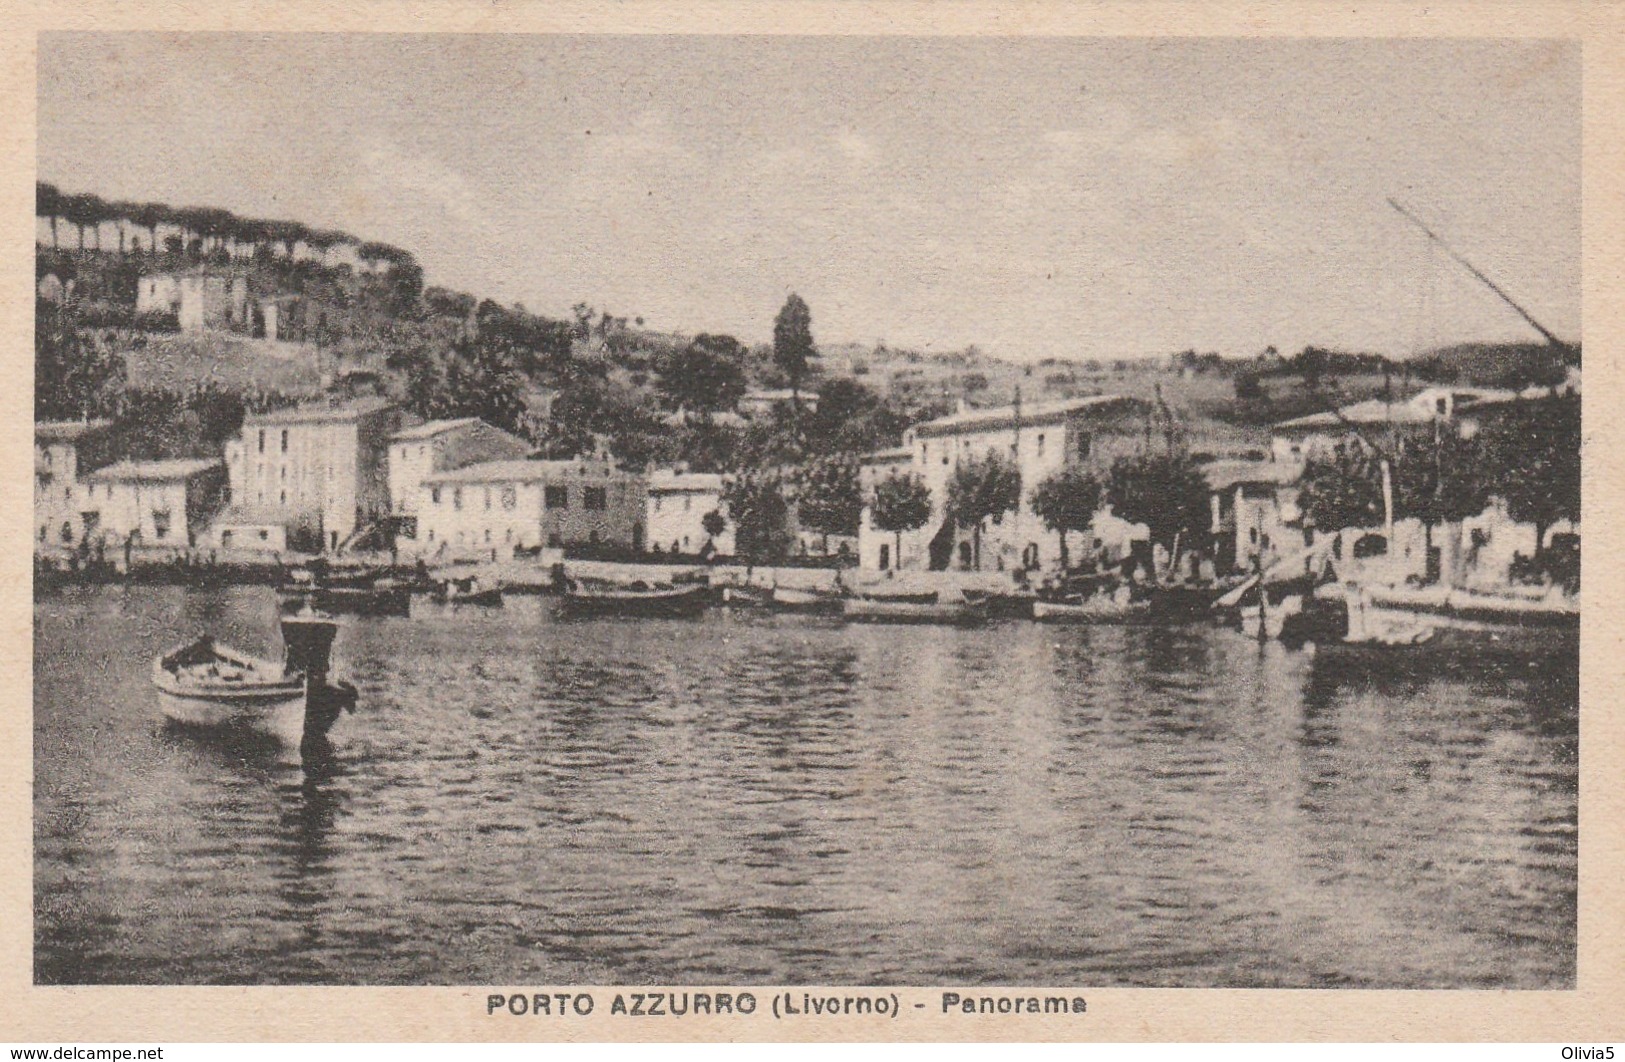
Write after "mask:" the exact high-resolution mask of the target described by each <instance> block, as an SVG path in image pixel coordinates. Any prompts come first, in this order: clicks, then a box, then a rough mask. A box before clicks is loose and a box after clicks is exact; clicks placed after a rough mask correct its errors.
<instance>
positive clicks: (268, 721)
mask: <svg viewBox="0 0 1625 1062" xmlns="http://www.w3.org/2000/svg"><path fill="white" fill-rule="evenodd" d="M337 631H338V625H337V624H336V623H334V622H333V621H332V620H331V619H328V618H326V617H320V616H294V617H288V618H285V619H284V620H283V621H282V637H283V641H284V642H285V643H286V644H287V646H288V659H287V660H286V661H284V662H282V663H278V662H276V661H273V660H265V659H262V658H260V657H256V656H252V655H250V654H248V653H245V652H242V651H241V650H239V649H233V648H232V647H231V646H229V645H225V644H223V643H221V642H217V641H215V639H214V638H213V637H212V636H210V635H207V634H204V635H200V636H198V637H197V638H194V639H193V640H192V641H190V642H187V643H185V644H184V645H179V646H176V647H175V648H174V649H171V650H170V651H169V652H167V653H165V654H163V655H162V656H160V657H159V658H158V659H157V660H155V661H154V662H153V665H152V682H153V685H154V686H156V687H157V688H158V707H159V710H160V711H162V712H163V714H164V715H165V716H167V717H168V718H169V719H171V720H173V721H175V722H177V723H181V724H183V725H186V726H194V727H209V728H236V727H246V728H251V729H255V730H260V731H263V732H265V733H269V734H272V735H275V736H276V737H278V738H281V739H282V740H284V741H285V742H287V743H288V744H290V745H294V746H299V747H304V745H305V743H307V742H310V741H312V740H319V739H322V738H325V737H326V735H327V731H328V729H329V728H331V727H332V725H333V723H334V721H335V720H336V719H337V718H338V716H339V713H340V712H343V711H353V710H354V709H355V702H356V688H355V687H354V686H352V685H350V684H349V683H347V682H339V683H331V684H330V683H329V682H328V681H327V668H328V664H329V653H330V651H331V647H332V644H333V637H334V635H335V634H336V633H337Z"/></svg>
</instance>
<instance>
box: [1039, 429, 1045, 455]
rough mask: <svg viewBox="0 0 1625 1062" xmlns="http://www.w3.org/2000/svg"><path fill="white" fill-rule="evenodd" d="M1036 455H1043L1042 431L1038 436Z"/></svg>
mask: <svg viewBox="0 0 1625 1062" xmlns="http://www.w3.org/2000/svg"><path fill="white" fill-rule="evenodd" d="M1038 456H1039V457H1043V456H1044V436H1043V434H1042V433H1040V434H1039V436H1038Z"/></svg>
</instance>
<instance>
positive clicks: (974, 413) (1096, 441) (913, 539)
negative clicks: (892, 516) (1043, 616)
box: [858, 395, 1146, 571]
mask: <svg viewBox="0 0 1625 1062" xmlns="http://www.w3.org/2000/svg"><path fill="white" fill-rule="evenodd" d="M1145 410H1146V407H1145V404H1144V403H1143V402H1141V401H1139V400H1138V399H1134V398H1128V397H1125V396H1122V395H1095V396H1093V397H1089V398H1075V399H1069V400H1067V401H1063V402H1048V403H1036V404H1033V405H1027V406H1001V407H998V408H993V409H981V410H961V411H960V412H958V413H955V414H953V415H951V416H947V417H941V418H938V419H937V420H931V421H926V422H925V423H923V424H917V425H915V426H914V427H913V428H911V429H909V431H908V432H907V434H906V435H905V436H904V438H903V447H902V449H903V450H907V451H908V459H907V462H906V463H905V462H904V461H903V459H902V457H901V455H900V453H898V452H896V451H887V452H885V453H882V454H878V455H871V457H870V458H869V459H867V460H866V461H865V462H864V464H863V466H862V467H863V471H862V476H863V478H864V479H865V481H866V482H867V483H870V484H872V483H873V482H874V481H876V480H878V479H881V478H884V476H885V475H887V474H911V475H916V476H919V477H920V478H921V479H922V480H923V481H924V482H925V484H926V486H927V488H928V489H929V490H930V492H931V518H930V520H929V521H928V522H927V523H926V526H925V527H923V528H921V529H919V530H917V531H908V532H904V533H903V534H902V535H901V550H900V552H901V556H900V557H897V556H893V555H892V554H893V551H894V550H896V549H897V548H898V547H897V542H898V538H899V536H898V535H896V534H895V533H893V532H888V531H881V530H879V529H878V528H876V527H875V526H874V523H873V520H872V514H871V512H870V511H869V509H868V508H867V507H866V508H865V509H864V513H863V519H862V521H861V523H860V525H859V532H858V554H859V564H860V566H861V567H864V568H868V569H873V570H880V569H882V568H886V567H901V568H915V569H919V568H929V569H932V570H941V569H946V568H955V569H959V570H975V569H979V570H982V571H994V570H1003V571H1009V570H1014V569H1018V568H1041V567H1050V566H1053V565H1055V564H1057V563H1059V560H1060V539H1059V536H1058V535H1057V534H1056V533H1055V532H1053V531H1050V530H1049V529H1048V528H1046V527H1045V526H1044V525H1043V522H1042V521H1041V520H1039V519H1038V517H1037V516H1035V515H1034V514H1033V512H1032V509H1031V503H1030V501H1029V498H1030V496H1031V493H1032V490H1033V488H1034V487H1036V486H1037V485H1038V484H1039V483H1040V482H1042V481H1043V480H1044V479H1045V478H1046V477H1048V476H1050V475H1052V474H1053V473H1055V472H1057V471H1059V470H1060V469H1062V468H1064V467H1067V466H1069V465H1081V466H1084V467H1088V468H1091V469H1094V470H1095V471H1096V472H1097V473H1101V472H1103V471H1104V469H1106V468H1108V467H1109V466H1110V465H1111V463H1112V461H1114V460H1115V459H1116V458H1118V457H1120V456H1125V455H1127V454H1131V453H1134V452H1136V450H1137V449H1138V447H1139V446H1140V440H1141V438H1142V437H1143V432H1144V427H1145ZM990 454H993V455H998V456H1000V457H1002V458H1005V459H1006V460H1009V461H1012V462H1013V463H1014V464H1015V466H1016V470H1017V471H1018V473H1019V474H1020V477H1021V499H1020V504H1019V505H1018V506H1017V508H1016V509H1015V510H1013V511H1010V512H1006V513H1004V514H1003V515H1002V516H1000V517H995V518H994V519H992V520H990V521H987V522H986V523H985V526H983V527H982V528H981V533H980V535H977V534H976V533H975V530H974V529H972V528H963V527H956V526H955V524H954V521H952V520H950V519H948V518H947V502H948V484H949V482H950V480H951V479H952V477H953V474H954V470H955V469H956V468H957V467H958V466H959V463H960V462H961V461H964V460H968V459H972V458H985V457H987V456H988V455H990ZM1094 531H1095V534H1094V537H1095V538H1099V539H1101V540H1102V546H1103V547H1104V548H1106V549H1107V550H1108V551H1109V552H1111V553H1112V554H1113V555H1114V556H1115V555H1117V554H1118V553H1120V552H1121V551H1122V550H1123V549H1125V548H1126V543H1127V540H1128V539H1129V538H1130V537H1132V536H1134V535H1135V534H1138V535H1139V537H1141V538H1143V537H1144V530H1143V529H1140V528H1137V526H1136V525H1130V524H1126V523H1124V522H1123V521H1121V520H1114V519H1111V518H1110V517H1109V515H1107V516H1103V518H1101V519H1099V520H1097V522H1096V527H1095V529H1094ZM978 538H979V539H980V547H981V548H980V556H979V557H978V555H977V539H978ZM1084 547H1093V542H1092V541H1089V542H1085V541H1083V540H1082V538H1081V536H1077V535H1076V534H1074V535H1073V536H1072V537H1071V538H1070V539H1069V541H1068V552H1069V553H1071V554H1072V555H1073V556H1078V555H1079V554H1078V553H1077V550H1078V549H1081V548H1084Z"/></svg>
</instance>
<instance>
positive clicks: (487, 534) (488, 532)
mask: <svg viewBox="0 0 1625 1062" xmlns="http://www.w3.org/2000/svg"><path fill="white" fill-rule="evenodd" d="M485 541H486V542H487V543H489V542H490V541H491V529H490V528H489V527H488V528H486V529H485Z"/></svg>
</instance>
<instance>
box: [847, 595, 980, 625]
mask: <svg viewBox="0 0 1625 1062" xmlns="http://www.w3.org/2000/svg"><path fill="white" fill-rule="evenodd" d="M841 615H842V616H843V617H845V618H846V619H848V620H851V621H852V622H855V623H936V624H953V625H969V624H975V623H982V622H984V621H986V619H987V603H986V602H985V601H942V600H940V599H939V600H936V601H931V602H923V601H891V600H880V599H877V598H872V597H849V598H846V599H845V600H843V601H842V602H841Z"/></svg>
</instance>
